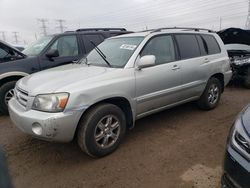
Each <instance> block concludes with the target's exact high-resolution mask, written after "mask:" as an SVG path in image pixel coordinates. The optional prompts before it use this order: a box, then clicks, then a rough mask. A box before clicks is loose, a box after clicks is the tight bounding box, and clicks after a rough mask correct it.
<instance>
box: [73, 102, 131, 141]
mask: <svg viewBox="0 0 250 188" xmlns="http://www.w3.org/2000/svg"><path fill="white" fill-rule="evenodd" d="M101 103H109V104H114V105H116V106H118V107H119V108H120V109H121V110H122V111H123V112H124V114H125V117H126V120H127V121H126V126H127V128H128V129H132V128H133V127H134V120H135V118H134V116H133V111H132V106H131V104H130V102H129V100H128V99H127V98H125V97H111V98H107V99H102V100H100V101H98V102H95V103H94V104H92V105H91V106H89V107H88V108H87V109H86V110H85V111H84V112H83V113H82V115H81V118H80V119H79V122H80V121H81V119H82V117H83V116H84V115H85V114H86V113H87V112H88V111H89V110H91V109H92V108H94V107H95V106H96V105H99V104H101ZM79 122H78V125H77V128H76V131H75V136H74V137H76V134H77V132H78V129H79Z"/></svg>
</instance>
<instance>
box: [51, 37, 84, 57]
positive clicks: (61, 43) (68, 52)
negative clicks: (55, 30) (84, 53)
mask: <svg viewBox="0 0 250 188" xmlns="http://www.w3.org/2000/svg"><path fill="white" fill-rule="evenodd" d="M50 50H58V52H59V57H72V56H78V54H79V52H78V44H77V38H76V36H74V35H71V36H63V37H60V38H58V39H57V40H56V41H55V42H54V43H53V44H52V46H51V47H50V48H49V50H48V51H50Z"/></svg>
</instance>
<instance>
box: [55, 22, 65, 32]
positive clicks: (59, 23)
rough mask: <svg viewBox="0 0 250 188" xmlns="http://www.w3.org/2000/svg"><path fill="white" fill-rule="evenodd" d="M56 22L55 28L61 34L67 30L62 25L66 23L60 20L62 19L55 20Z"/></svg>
mask: <svg viewBox="0 0 250 188" xmlns="http://www.w3.org/2000/svg"><path fill="white" fill-rule="evenodd" d="M56 22H57V23H58V26H57V27H56V28H59V30H60V32H61V33H63V31H64V29H66V28H67V27H65V26H64V23H65V22H66V21H65V20H62V19H58V20H56Z"/></svg>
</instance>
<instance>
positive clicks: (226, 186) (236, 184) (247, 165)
mask: <svg viewBox="0 0 250 188" xmlns="http://www.w3.org/2000/svg"><path fill="white" fill-rule="evenodd" d="M221 183H222V188H249V187H250V162H249V161H248V160H246V159H245V158H244V157H242V156H241V155H240V154H239V153H238V152H237V151H235V150H234V149H233V148H232V147H231V146H227V151H226V154H225V161H224V174H223V176H222V181H221Z"/></svg>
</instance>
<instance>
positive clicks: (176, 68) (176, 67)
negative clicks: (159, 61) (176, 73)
mask: <svg viewBox="0 0 250 188" xmlns="http://www.w3.org/2000/svg"><path fill="white" fill-rule="evenodd" d="M178 69H180V67H179V66H178V65H174V66H173V67H172V70H178Z"/></svg>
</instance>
